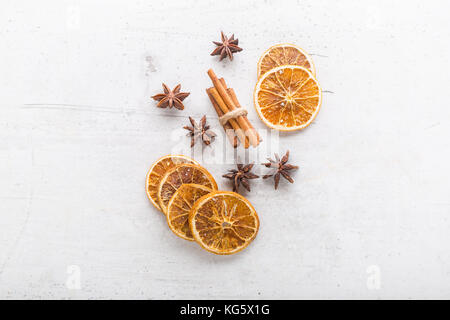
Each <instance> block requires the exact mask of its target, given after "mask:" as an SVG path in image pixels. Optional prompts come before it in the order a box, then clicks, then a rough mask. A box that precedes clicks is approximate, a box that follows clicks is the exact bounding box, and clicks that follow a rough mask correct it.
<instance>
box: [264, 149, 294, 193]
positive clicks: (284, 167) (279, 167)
mask: <svg viewBox="0 0 450 320" xmlns="http://www.w3.org/2000/svg"><path fill="white" fill-rule="evenodd" d="M267 160H269V162H268V163H263V165H265V166H266V167H267V168H274V169H276V171H275V172H274V173H272V174H266V175H264V176H263V179H267V178H270V177H272V176H274V180H275V189H277V188H278V184H279V182H280V176H283V177H284V178H285V179H286V180H287V181H289V182H290V183H294V179H292V177H291V176H290V175H289V171H290V170H294V169H298V166H294V165H292V164H287V162H288V160H289V150H288V151H287V152H286V154H285V155H284V156H283V157H282V158H281V160H280V157H279V156H278V154H276V153H275V160H272V159H270V158H267Z"/></svg>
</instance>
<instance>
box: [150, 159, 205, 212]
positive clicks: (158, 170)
mask: <svg viewBox="0 0 450 320" xmlns="http://www.w3.org/2000/svg"><path fill="white" fill-rule="evenodd" d="M182 163H194V164H197V165H199V164H198V163H197V162H196V161H195V160H193V159H191V158H188V157H186V156H183V155H168V156H164V157H162V158H159V159H158V160H157V161H156V162H155V163H154V164H152V166H151V167H150V170H148V173H147V177H146V179H145V191H146V192H147V196H148V198H149V200H150V202H151V203H152V204H153V205H154V206H155V207H156V208H157V209H158V210H161V208H160V207H159V204H158V196H157V191H158V186H159V182H160V181H161V178H162V177H163V176H164V174H165V173H166V172H167V170H169V169H171V168H173V167H175V166H176V165H179V164H182Z"/></svg>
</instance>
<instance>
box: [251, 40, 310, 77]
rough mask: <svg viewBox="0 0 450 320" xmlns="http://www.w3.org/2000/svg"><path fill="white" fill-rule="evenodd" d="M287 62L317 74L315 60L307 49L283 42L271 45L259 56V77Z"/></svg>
mask: <svg viewBox="0 0 450 320" xmlns="http://www.w3.org/2000/svg"><path fill="white" fill-rule="evenodd" d="M286 64H291V65H297V66H300V67H304V68H306V69H308V70H309V71H311V73H312V74H313V75H315V74H316V69H315V68H314V64H313V61H312V59H311V57H310V56H309V55H308V54H307V53H306V52H305V50H303V49H302V48H300V47H298V46H296V45H294V44H290V43H283V44H277V45H274V46H272V47H270V48H269V49H267V50H266V52H264V53H263V55H262V56H261V58H259V61H258V78H259V77H261V76H262V75H263V74H264V73H266V72H267V71H269V70H270V69H273V68H276V67H278V66H283V65H286Z"/></svg>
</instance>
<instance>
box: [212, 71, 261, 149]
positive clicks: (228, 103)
mask: <svg viewBox="0 0 450 320" xmlns="http://www.w3.org/2000/svg"><path fill="white" fill-rule="evenodd" d="M208 75H209V77H210V78H211V81H212V82H213V84H214V88H215V90H216V91H217V92H218V94H219V95H220V98H222V101H223V102H224V104H225V105H224V106H223V107H224V108H226V111H225V110H223V107H222V106H220V103H219V106H220V107H221V108H222V111H223V112H224V113H226V112H228V110H230V111H233V110H236V109H237V108H238V107H237V106H236V104H235V103H234V102H233V99H232V98H231V96H230V95H229V94H228V92H227V90H226V89H225V88H224V86H223V85H222V83H221V81H220V80H219V79H218V78H217V76H216V74H215V73H214V71H213V70H212V69H209V70H208ZM214 99H216V101H217V98H216V97H214ZM217 102H218V101H217ZM231 120H236V121H237V124H238V126H239V128H241V129H242V130H244V132H245V133H246V135H247V136H248V140H249V142H250V143H251V145H252V146H254V147H256V146H257V145H258V144H259V138H258V136H257V135H256V134H255V130H251V128H250V126H249V125H248V122H247V121H248V120H247V121H246V120H245V119H244V117H243V116H238V117H237V118H236V119H231ZM231 120H230V122H231ZM233 128H234V126H233ZM235 130H236V128H235ZM241 142H242V141H241Z"/></svg>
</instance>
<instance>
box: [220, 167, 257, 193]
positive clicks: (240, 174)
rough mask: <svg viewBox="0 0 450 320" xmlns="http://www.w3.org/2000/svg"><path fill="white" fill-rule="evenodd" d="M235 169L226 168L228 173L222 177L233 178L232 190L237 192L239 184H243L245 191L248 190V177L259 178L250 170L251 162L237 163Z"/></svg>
mask: <svg viewBox="0 0 450 320" xmlns="http://www.w3.org/2000/svg"><path fill="white" fill-rule="evenodd" d="M236 166H237V170H236V169H230V170H228V171H229V173H227V174H224V175H223V176H222V177H224V178H227V179H230V180H233V191H234V192H239V185H241V184H242V185H243V186H244V188H245V189H247V191H250V184H249V182H248V180H249V179H256V178H259V176H257V175H256V174H254V173H252V172H250V171H251V170H252V168H253V163H251V164H247V165H245V166H244V165H243V164H241V163H238V164H237V165H236Z"/></svg>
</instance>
